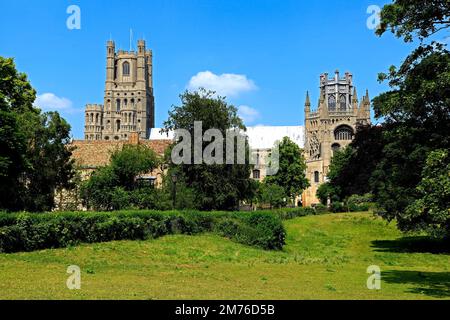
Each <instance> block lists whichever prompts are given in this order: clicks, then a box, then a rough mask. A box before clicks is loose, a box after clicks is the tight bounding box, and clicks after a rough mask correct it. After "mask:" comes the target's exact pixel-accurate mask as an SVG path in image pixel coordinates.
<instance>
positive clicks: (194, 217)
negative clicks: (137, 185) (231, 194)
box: [0, 211, 300, 253]
mask: <svg viewBox="0 0 450 320" xmlns="http://www.w3.org/2000/svg"><path fill="white" fill-rule="evenodd" d="M299 214H300V212H296V213H295V212H294V211H280V212H277V213H276V214H274V213H273V212H251V213H243V212H213V213H206V212H197V211H183V212H177V211H172V212H158V211H124V212H113V213H90V212H67V213H42V214H29V213H18V214H17V213H16V214H10V213H0V252H4V253H12V252H20V251H35V250H41V249H53V248H62V247H68V246H73V245H77V244H80V243H98V242H107V241H114V240H145V239H155V238H158V237H161V236H164V235H169V234H188V235H193V234H199V233H203V232H213V233H216V234H219V235H221V236H224V237H227V238H230V239H232V240H233V241H236V242H239V243H242V244H246V245H250V246H255V247H259V248H262V249H266V250H281V249H282V248H283V246H284V244H285V238H286V231H285V229H284V227H283V225H282V222H281V219H288V218H293V217H295V216H299Z"/></svg>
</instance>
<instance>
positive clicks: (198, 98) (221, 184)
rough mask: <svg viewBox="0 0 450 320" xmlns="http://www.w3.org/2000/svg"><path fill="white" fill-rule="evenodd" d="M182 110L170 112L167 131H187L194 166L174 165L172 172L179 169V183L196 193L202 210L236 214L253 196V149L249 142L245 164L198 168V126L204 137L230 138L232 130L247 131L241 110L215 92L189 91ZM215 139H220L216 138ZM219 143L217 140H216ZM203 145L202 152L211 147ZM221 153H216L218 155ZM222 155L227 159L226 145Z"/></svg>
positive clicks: (182, 97) (181, 107)
mask: <svg viewBox="0 0 450 320" xmlns="http://www.w3.org/2000/svg"><path fill="white" fill-rule="evenodd" d="M180 99H181V106H174V107H173V109H172V110H171V111H170V112H169V118H168V120H167V121H165V122H164V127H165V129H164V130H165V131H169V130H177V129H185V130H187V131H188V132H189V134H190V136H191V137H192V146H191V157H190V163H192V164H189V163H182V164H179V165H175V164H174V163H173V162H172V161H170V163H171V164H170V166H171V168H175V169H176V172H177V173H178V175H179V177H178V178H179V179H181V180H182V181H184V183H185V184H186V186H187V187H188V188H191V189H192V190H193V191H194V194H195V197H196V200H195V202H196V203H197V204H198V207H199V208H200V209H202V210H216V209H217V210H233V209H236V208H237V207H238V206H239V202H240V201H242V200H245V199H246V198H248V196H249V194H250V193H251V192H252V181H251V179H250V172H251V168H252V166H251V165H250V164H249V159H248V158H249V157H248V156H247V155H249V147H248V141H247V139H245V155H246V157H245V158H246V159H245V163H244V164H233V165H232V164H220V163H217V162H215V163H213V164H206V163H204V162H203V163H202V164H194V163H195V161H194V155H195V152H194V143H193V141H194V123H195V122H200V121H201V122H202V132H201V134H202V136H203V134H204V133H205V132H206V131H207V130H209V129H216V130H219V131H220V133H221V135H222V137H224V138H225V137H226V134H227V132H229V131H230V130H233V129H235V130H241V131H243V130H245V126H244V124H243V122H242V120H241V119H240V118H239V117H238V115H237V109H236V108H235V107H234V106H232V105H229V104H228V103H227V102H226V101H225V98H223V97H216V95H215V93H214V92H211V91H206V90H204V89H201V90H199V91H198V92H188V91H186V92H185V93H183V94H182V95H180ZM214 139H217V137H215V138H214ZM214 141H216V140H214ZM209 144H210V143H209V142H204V141H203V142H202V152H203V150H205V148H206V147H207V146H208V145H209ZM218 151H219V150H216V152H218ZM222 152H223V154H224V155H226V154H227V153H226V152H227V150H226V144H225V143H223V149H222ZM237 154H238V150H237V146H236V144H235V148H234V155H233V156H234V159H237Z"/></svg>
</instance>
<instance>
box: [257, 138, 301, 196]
mask: <svg viewBox="0 0 450 320" xmlns="http://www.w3.org/2000/svg"><path fill="white" fill-rule="evenodd" d="M275 148H278V150H279V169H278V172H277V173H276V174H275V175H273V176H267V177H266V179H265V182H266V183H268V184H276V185H278V186H280V187H282V188H283V190H284V194H285V195H286V196H287V197H288V198H290V199H292V200H295V198H296V197H297V196H299V195H301V194H302V192H303V190H305V189H306V188H308V187H309V181H308V179H306V176H305V172H306V160H305V158H304V156H303V153H302V150H301V149H300V147H299V146H298V145H297V144H296V143H295V142H293V141H292V140H291V139H289V138H288V137H284V138H283V140H282V141H281V142H278V143H277V145H276V146H275Z"/></svg>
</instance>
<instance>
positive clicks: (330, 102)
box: [328, 95, 336, 111]
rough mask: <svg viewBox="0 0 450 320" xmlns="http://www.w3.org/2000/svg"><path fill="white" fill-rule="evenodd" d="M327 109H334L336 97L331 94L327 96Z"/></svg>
mask: <svg viewBox="0 0 450 320" xmlns="http://www.w3.org/2000/svg"><path fill="white" fill-rule="evenodd" d="M328 110H330V111H335V110H336V98H335V97H334V96H333V95H331V96H330V97H329V98H328Z"/></svg>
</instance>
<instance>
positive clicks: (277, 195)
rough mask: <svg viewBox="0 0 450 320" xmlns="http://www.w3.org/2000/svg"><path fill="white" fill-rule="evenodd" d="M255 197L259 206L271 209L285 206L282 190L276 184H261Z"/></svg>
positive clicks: (284, 196)
mask: <svg viewBox="0 0 450 320" xmlns="http://www.w3.org/2000/svg"><path fill="white" fill-rule="evenodd" d="M257 197H258V201H259V203H260V204H269V205H270V208H271V209H272V208H281V207H284V206H285V205H286V194H285V193H284V188H283V187H281V186H279V185H276V184H272V183H261V185H260V186H259V190H258V194H257Z"/></svg>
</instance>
